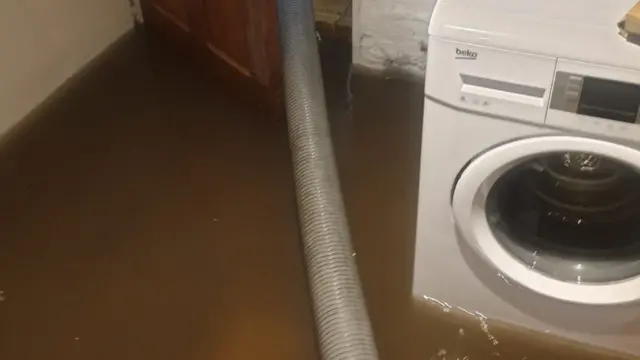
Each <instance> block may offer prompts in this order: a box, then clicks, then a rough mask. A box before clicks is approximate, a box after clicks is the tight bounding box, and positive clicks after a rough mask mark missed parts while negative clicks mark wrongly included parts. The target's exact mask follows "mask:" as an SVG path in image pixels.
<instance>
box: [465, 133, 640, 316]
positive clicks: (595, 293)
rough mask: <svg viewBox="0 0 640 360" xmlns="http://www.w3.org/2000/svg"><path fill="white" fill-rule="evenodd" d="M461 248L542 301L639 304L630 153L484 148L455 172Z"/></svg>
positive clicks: (635, 176) (633, 153)
mask: <svg viewBox="0 0 640 360" xmlns="http://www.w3.org/2000/svg"><path fill="white" fill-rule="evenodd" d="M452 206H453V213H454V218H455V221H456V225H457V226H458V230H459V233H460V234H461V237H462V239H463V241H465V242H467V243H468V244H469V245H470V246H471V248H472V249H474V251H475V252H476V253H477V254H478V255H480V256H481V257H483V258H484V259H485V260H486V261H487V262H488V263H489V264H490V265H492V266H493V267H495V268H496V269H497V271H498V272H499V273H500V275H501V276H506V277H507V278H509V279H511V280H513V281H515V282H516V283H518V284H519V285H521V286H523V287H526V288H529V289H531V290H533V291H535V292H538V293H540V294H543V295H546V296H548V297H551V298H555V299H559V300H563V301H569V302H573V303H581V304H599V305H607V304H608V305H613V304H623V303H629V302H634V301H638V300H640V151H638V150H636V149H633V148H630V147H626V146H622V145H619V144H615V143H611V142H607V141H601V140H595V139H589V138H581V137H572V136H548V137H537V138H528V139H522V140H518V141H514V142H511V143H507V144H504V145H501V146H498V147H495V148H492V149H490V150H488V151H486V152H485V153H483V154H481V155H479V156H478V157H477V158H475V159H474V160H472V161H471V162H470V163H469V164H468V165H467V166H466V167H465V169H463V170H462V171H461V173H460V174H459V177H458V180H457V182H456V184H455V187H454V189H453V197H452Z"/></svg>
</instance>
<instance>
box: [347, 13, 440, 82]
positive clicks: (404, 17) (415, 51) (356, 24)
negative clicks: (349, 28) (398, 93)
mask: <svg viewBox="0 0 640 360" xmlns="http://www.w3.org/2000/svg"><path fill="white" fill-rule="evenodd" d="M436 1H437V0H354V3H353V62H354V64H356V65H357V66H358V67H360V68H366V69H369V70H372V71H384V70H393V71H400V72H403V73H405V74H408V75H409V76H411V77H415V78H419V79H423V77H424V71H425V60H426V52H425V48H426V45H427V29H428V26H429V19H430V18H431V13H432V12H433V8H434V6H435V4H436Z"/></svg>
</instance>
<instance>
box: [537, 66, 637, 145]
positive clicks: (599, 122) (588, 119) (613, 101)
mask: <svg viewBox="0 0 640 360" xmlns="http://www.w3.org/2000/svg"><path fill="white" fill-rule="evenodd" d="M545 124H547V125H551V126H554V127H560V128H563V129H568V130H577V131H580V132H587V133H592V134H594V135H597V136H606V137H614V138H621V139H627V140H634V141H638V140H640V72H638V71H635V70H628V69H620V68H614V67H609V66H602V65H595V64H588V63H583V62H576V61H571V60H566V59H558V60H557V66H556V70H555V76H554V83H553V88H552V93H551V101H550V102H549V110H548V111H547V115H546V119H545Z"/></svg>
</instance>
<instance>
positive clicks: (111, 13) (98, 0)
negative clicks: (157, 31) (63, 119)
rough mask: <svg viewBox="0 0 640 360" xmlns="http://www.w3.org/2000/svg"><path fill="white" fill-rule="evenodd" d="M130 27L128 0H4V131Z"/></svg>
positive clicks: (0, 101) (0, 32)
mask: <svg viewBox="0 0 640 360" xmlns="http://www.w3.org/2000/svg"><path fill="white" fill-rule="evenodd" d="M132 26H133V20H132V16H131V11H130V9H129V3H128V1H127V0H0V134H2V133H4V132H5V131H6V130H7V129H8V128H9V127H11V126H12V125H14V124H15V123H16V122H18V121H19V120H21V119H22V118H23V117H24V116H25V115H26V114H27V113H28V112H29V111H31V110H32V109H33V108H34V107H36V106H37V105H38V104H39V103H40V102H42V101H43V100H44V99H45V98H46V97H47V96H48V95H50V94H51V93H52V92H53V91H54V90H55V89H56V88H57V87H58V86H60V85H61V84H62V83H63V82H64V81H65V80H67V79H68V78H69V77H70V76H71V75H73V74H74V73H75V72H77V71H78V70H79V69H80V68H81V67H82V66H83V65H85V64H86V63H87V62H88V61H89V60H91V59H92V58H94V57H95V56H96V55H98V54H99V53H100V52H101V51H102V50H104V49H105V48H106V47H107V46H108V45H109V44H111V43H112V42H113V41H114V40H116V39H118V37H120V36H121V35H122V34H124V33H125V32H127V30H129V29H130V28H131V27H132Z"/></svg>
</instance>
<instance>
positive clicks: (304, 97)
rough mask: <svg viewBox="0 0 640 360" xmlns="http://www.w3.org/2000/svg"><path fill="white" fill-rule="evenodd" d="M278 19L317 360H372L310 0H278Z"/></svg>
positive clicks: (374, 356)
mask: <svg viewBox="0 0 640 360" xmlns="http://www.w3.org/2000/svg"><path fill="white" fill-rule="evenodd" d="M278 18H279V19H278V22H279V27H280V45H281V50H282V57H283V65H284V85H285V97H286V107H287V116H288V125H289V141H290V146H291V152H292V156H293V165H294V176H295V183H296V194H297V199H298V216H299V220H300V227H301V231H302V238H303V244H304V251H305V256H306V265H307V273H308V278H309V286H310V288H311V295H312V299H313V307H314V314H315V321H316V330H317V335H318V342H319V346H320V351H321V354H322V358H323V359H325V360H347V359H348V360H359V359H367V360H371V359H377V358H378V354H377V351H376V347H375V343H374V340H373V334H372V331H371V324H370V323H369V317H368V315H367V310H366V306H365V302H364V298H363V296H362V290H361V289H360V279H359V276H358V270H357V268H356V264H355V260H354V258H353V256H352V251H353V250H352V246H351V238H350V236H349V229H348V226H347V221H346V217H345V211H344V206H343V203H342V194H341V192H340V184H339V180H338V175H337V170H336V165H335V160H334V157H333V149H332V144H331V137H330V133H329V124H328V122H327V109H326V104H325V96H324V87H323V83H322V70H321V68H320V59H319V54H318V44H317V42H316V32H315V24H314V15H313V4H312V0H278Z"/></svg>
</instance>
